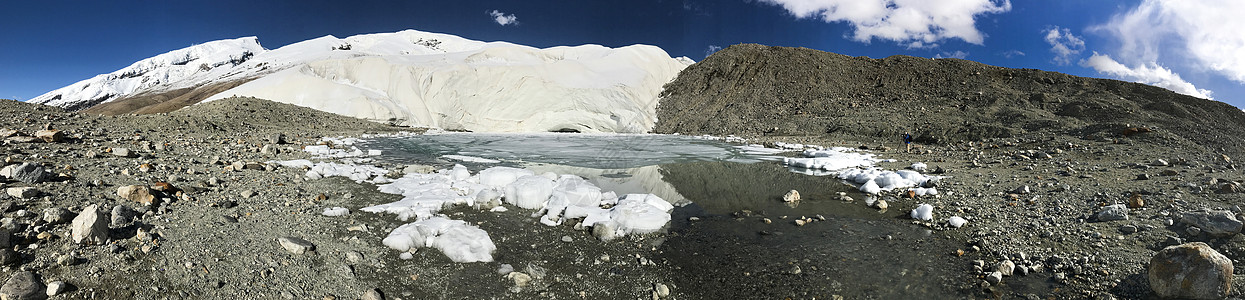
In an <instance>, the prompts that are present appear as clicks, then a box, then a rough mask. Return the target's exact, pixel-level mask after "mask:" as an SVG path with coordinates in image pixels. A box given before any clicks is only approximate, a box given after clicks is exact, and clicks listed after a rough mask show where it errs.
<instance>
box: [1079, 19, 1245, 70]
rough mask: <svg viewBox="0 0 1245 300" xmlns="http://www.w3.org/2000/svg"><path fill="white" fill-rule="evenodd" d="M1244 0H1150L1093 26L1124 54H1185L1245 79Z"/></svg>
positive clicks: (1155, 57) (1196, 63)
mask: <svg viewBox="0 0 1245 300" xmlns="http://www.w3.org/2000/svg"><path fill="white" fill-rule="evenodd" d="M1241 12H1245V1H1239V0H1201V1H1192V0H1145V1H1143V2H1142V3H1141V4H1140V5H1138V6H1137V8H1135V9H1133V10H1131V11H1128V12H1126V13H1122V14H1118V15H1116V16H1114V17H1112V18H1111V21H1110V22H1108V23H1107V24H1103V25H1100V26H1096V27H1094V28H1092V29H1093V30H1099V31H1105V32H1107V33H1109V34H1111V35H1113V36H1115V37H1116V38H1118V39H1119V42H1120V52H1119V53H1118V54H1119V56H1120V57H1129V58H1136V59H1140V60H1141V61H1159V60H1162V59H1164V58H1166V57H1172V58H1178V59H1185V60H1187V62H1188V63H1190V64H1191V67H1195V68H1199V69H1202V70H1208V71H1212V72H1216V73H1219V74H1221V75H1223V76H1225V77H1227V78H1229V79H1231V80H1233V81H1236V82H1239V83H1245V50H1242V49H1245V34H1242V33H1241V29H1242V28H1245V17H1242V16H1241Z"/></svg>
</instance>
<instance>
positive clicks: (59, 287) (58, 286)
mask: <svg viewBox="0 0 1245 300" xmlns="http://www.w3.org/2000/svg"><path fill="white" fill-rule="evenodd" d="M68 291H69V284H68V283H65V282H64V281H60V280H57V281H53V282H52V283H49V284H48V289H47V295H48V296H49V297H51V296H56V295H60V294H64V293H65V292H68Z"/></svg>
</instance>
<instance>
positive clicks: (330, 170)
mask: <svg viewBox="0 0 1245 300" xmlns="http://www.w3.org/2000/svg"><path fill="white" fill-rule="evenodd" d="M312 172H315V173H316V174H314V175H313V174H312ZM386 173H389V171H388V170H385V169H383V168H378V167H376V166H371V165H355V164H338V163H331V162H322V163H318V164H316V165H315V166H312V167H311V170H310V171H308V172H307V177H308V178H314V176H322V177H332V176H342V177H346V178H350V180H354V181H355V182H364V181H370V180H371V179H372V178H374V177H376V176H381V175H385V174H386Z"/></svg>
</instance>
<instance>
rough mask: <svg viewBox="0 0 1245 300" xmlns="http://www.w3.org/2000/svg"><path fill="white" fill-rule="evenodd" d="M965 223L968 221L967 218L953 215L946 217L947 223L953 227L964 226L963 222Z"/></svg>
mask: <svg viewBox="0 0 1245 300" xmlns="http://www.w3.org/2000/svg"><path fill="white" fill-rule="evenodd" d="M967 223H968V220H965V219H964V218H961V217H959V216H954V217H951V218H950V219H947V224H949V225H951V227H955V228H960V226H964V224H967Z"/></svg>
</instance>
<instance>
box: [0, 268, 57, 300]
mask: <svg viewBox="0 0 1245 300" xmlns="http://www.w3.org/2000/svg"><path fill="white" fill-rule="evenodd" d="M46 289H47V287H46V286H44V285H43V280H41V279H40V278H39V276H38V275H35V273H31V272H30V271H21V272H17V273H14V274H13V277H9V280H6V281H5V282H4V286H0V299H3V300H31V299H47V298H48V295H47V291H46Z"/></svg>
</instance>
